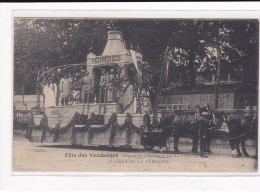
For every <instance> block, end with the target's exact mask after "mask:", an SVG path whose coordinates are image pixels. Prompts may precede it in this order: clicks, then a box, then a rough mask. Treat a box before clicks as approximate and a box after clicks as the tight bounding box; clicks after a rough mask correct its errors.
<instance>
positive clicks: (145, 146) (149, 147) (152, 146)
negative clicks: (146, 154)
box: [143, 144, 154, 150]
mask: <svg viewBox="0 0 260 194" xmlns="http://www.w3.org/2000/svg"><path fill="white" fill-rule="evenodd" d="M143 146H144V149H146V150H152V149H153V148H154V145H147V144H145V145H143Z"/></svg>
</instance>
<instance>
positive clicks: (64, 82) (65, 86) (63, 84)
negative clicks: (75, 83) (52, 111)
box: [60, 74, 72, 106]
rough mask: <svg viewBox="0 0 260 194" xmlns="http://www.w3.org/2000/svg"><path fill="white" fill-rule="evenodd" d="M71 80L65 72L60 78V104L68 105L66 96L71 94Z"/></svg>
mask: <svg viewBox="0 0 260 194" xmlns="http://www.w3.org/2000/svg"><path fill="white" fill-rule="evenodd" d="M71 87H72V84H71V80H70V79H69V76H68V74H65V76H64V78H62V79H61V80H60V97H61V105H62V106H64V104H65V105H68V96H69V95H71V91H72V88H71Z"/></svg>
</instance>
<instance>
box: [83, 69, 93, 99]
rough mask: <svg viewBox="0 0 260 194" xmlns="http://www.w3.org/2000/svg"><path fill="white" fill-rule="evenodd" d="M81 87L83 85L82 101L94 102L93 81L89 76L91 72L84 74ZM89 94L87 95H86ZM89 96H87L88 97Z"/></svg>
mask: <svg viewBox="0 0 260 194" xmlns="http://www.w3.org/2000/svg"><path fill="white" fill-rule="evenodd" d="M81 85H82V99H83V100H84V102H86V99H87V101H88V102H93V101H94V99H93V94H92V92H93V80H92V78H91V77H90V76H89V72H88V71H86V72H83V77H82V80H81ZM85 92H87V93H85ZM86 95H87V96H86Z"/></svg>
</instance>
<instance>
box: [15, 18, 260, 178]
mask: <svg viewBox="0 0 260 194" xmlns="http://www.w3.org/2000/svg"><path fill="white" fill-rule="evenodd" d="M12 36H13V48H12V49H13V107H12V108H13V143H12V170H13V172H85V173H89V172H133V173H134V172H151V173H152V172H158V173H173V174H174V173H219V174H221V173H257V172H258V165H257V164H258V81H259V20H258V19H230V18H227V19H223V18H222V19H217V18H216V19H214V18H209V19H205V18H204V19H198V18H189V19H183V18H167V19H163V18H146V19H144V18H132V19H131V18H84V17H78V18H66V17H49V18H48V17H47V18H46V17H14V18H13V34H12Z"/></svg>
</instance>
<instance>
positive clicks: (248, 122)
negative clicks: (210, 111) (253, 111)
mask: <svg viewBox="0 0 260 194" xmlns="http://www.w3.org/2000/svg"><path fill="white" fill-rule="evenodd" d="M223 120H224V122H225V123H226V124H227V126H228V130H229V136H230V138H229V144H230V147H231V153H232V156H233V157H234V158H239V157H241V156H242V154H243V155H244V156H245V157H249V154H248V153H247V151H246V146H245V142H246V139H247V138H248V136H249V135H250V133H251V134H253V137H255V140H256V142H257V119H256V116H252V115H232V114H224V115H223ZM240 144H241V147H242V153H241V151H240V148H239V145H240ZM256 157H257V153H256Z"/></svg>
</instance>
